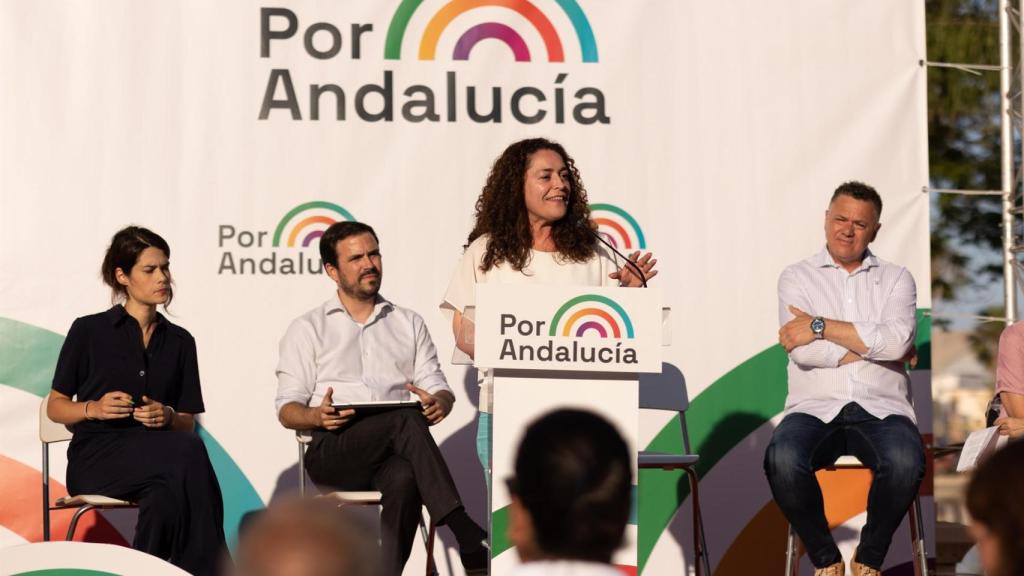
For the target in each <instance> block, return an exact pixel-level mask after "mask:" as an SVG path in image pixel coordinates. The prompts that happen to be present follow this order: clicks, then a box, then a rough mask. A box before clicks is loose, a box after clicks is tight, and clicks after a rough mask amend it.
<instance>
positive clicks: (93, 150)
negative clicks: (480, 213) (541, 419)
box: [0, 0, 931, 574]
mask: <svg viewBox="0 0 1024 576" xmlns="http://www.w3.org/2000/svg"><path fill="white" fill-rule="evenodd" d="M924 58H925V35H924V6H923V2H921V1H909V2H892V1H891V0H835V1H831V2H820V1H816V0H787V1H785V2H761V1H757V0H738V1H735V2H700V1H697V0H645V1H643V2H611V1H601V0H326V1H324V0H318V1H314V0H300V1H290V2H271V1H253V0H223V1H218V2H207V1H199V0H182V1H178V2H159V1H155V0H141V1H140V0H106V1H102V2H101V1H88V0H87V1H80V2H61V1H56V0H38V1H33V2H19V1H15V0H6V1H3V2H0V69H2V70H3V71H4V82H3V87H2V89H0V421H2V422H3V424H2V425H0V430H2V433H0V486H3V487H4V488H5V489H4V490H3V491H2V493H3V494H4V496H3V502H2V505H0V545H2V544H13V543H22V542H25V541H33V540H38V539H39V538H40V532H41V530H40V518H39V512H38V510H39V492H38V488H36V486H37V485H38V479H39V468H40V462H39V447H38V444H37V440H36V437H35V429H36V428H35V426H36V422H35V418H36V414H37V412H36V410H37V407H38V402H39V401H40V398H41V397H42V396H44V395H45V394H46V391H47V390H48V387H49V379H50V378H51V377H52V372H53V364H54V362H55V359H56V354H57V351H58V350H59V348H60V344H61V341H62V339H63V335H64V334H65V333H66V331H67V329H68V327H69V326H70V325H71V322H72V321H73V320H74V318H75V317H78V316H83V315H86V314H91V313H94V312H97V311H100V310H102V309H103V308H105V307H106V306H108V305H109V293H108V291H107V289H106V288H105V287H104V286H103V285H102V283H101V281H100V279H99V274H98V270H99V266H100V262H101V259H102V256H103V251H104V249H105V248H106V246H107V244H108V242H109V240H110V237H111V236H112V235H113V233H114V232H115V231H116V230H118V229H120V228H121V227H123V226H125V225H127V224H129V223H136V224H140V225H144V226H146V227H149V228H152V229H153V230H155V231H157V232H159V233H160V234H162V235H163V236H164V237H165V238H167V239H168V241H169V242H170V245H171V248H172V255H171V256H172V257H171V262H172V270H173V272H174V276H175V281H176V292H175V293H176V297H175V299H174V304H173V305H172V306H171V313H172V316H171V318H172V320H173V321H174V322H177V323H179V324H181V325H182V326H184V327H185V328H187V329H188V330H190V331H191V332H192V334H193V335H194V336H195V337H196V340H197V343H198V349H199V361H200V371H201V377H202V383H203V392H204V396H205V399H206V408H207V413H206V414H204V415H203V417H202V418H201V423H202V434H203V437H204V439H205V440H206V442H207V445H208V447H209V448H210V452H211V456H212V457H213V459H214V461H215V466H216V468H217V473H218V476H219V478H220V481H221V483H222V487H223V490H224V493H225V506H226V513H227V514H226V524H227V526H226V528H227V532H228V534H229V535H230V536H231V537H232V538H233V537H234V535H235V534H236V532H237V524H238V520H239V518H240V517H241V515H242V514H244V513H245V512H246V511H247V510H250V509H254V508H259V507H261V506H263V505H265V504H266V503H267V502H269V501H270V500H271V499H272V498H274V497H275V495H277V494H280V493H282V492H284V491H287V490H290V489H293V488H294V487H295V484H296V481H297V480H296V479H297V474H296V471H295V466H296V459H295V441H294V438H293V435H292V434H291V433H290V432H288V431H286V430H284V429H283V428H282V427H281V426H280V425H279V424H278V422H277V420H276V418H275V414H274V409H273V398H274V393H275V388H276V382H275V378H274V367H275V364H276V361H277V343H278V340H279V338H280V337H281V336H282V334H283V333H284V331H285V328H286V327H287V325H288V323H289V322H290V320H291V319H293V318H295V317H296V316H298V315H300V314H302V313H303V312H305V311H306V310H309V309H310V308H312V307H314V306H317V305H318V304H319V303H321V302H323V300H324V299H326V298H327V297H328V296H329V295H330V294H331V292H332V285H331V283H330V281H329V280H328V279H327V278H326V276H325V275H323V274H322V273H321V272H320V263H319V257H318V253H317V249H316V246H317V239H318V237H319V235H320V234H321V233H322V231H323V229H324V228H326V226H327V225H328V224H329V223H331V222H334V221H337V220H341V219H358V220H363V221H366V222H368V223H370V224H372V225H373V226H374V227H375V228H376V230H377V232H378V234H379V235H380V239H381V247H382V251H383V254H384V269H385V270H384V272H385V274H384V281H383V293H384V294H386V295H387V297H388V298H390V299H392V300H394V301H395V302H397V303H399V304H401V305H404V306H407V307H410V308H412V309H414V310H416V311H418V312H419V313H420V314H422V315H423V316H424V318H425V319H426V321H427V324H428V326H429V328H430V330H431V333H432V334H433V337H434V340H435V342H436V343H437V345H438V348H439V353H440V355H441V357H442V359H444V360H445V361H447V359H448V358H450V357H451V349H452V338H451V331H450V326H449V325H448V324H447V322H446V321H445V319H444V317H443V316H442V315H441V314H440V312H439V311H438V303H439V302H440V300H441V297H442V294H443V292H444V290H445V287H446V286H447V284H448V280H449V278H450V275H451V274H452V272H453V271H454V268H455V264H456V262H457V260H458V258H459V257H460V254H461V251H462V246H463V244H464V243H465V239H466V236H467V234H468V232H469V230H470V227H471V224H472V217H473V204H474V201H475V199H476V197H477V195H478V194H479V192H480V189H481V187H482V185H483V183H484V179H485V177H486V175H487V172H488V169H489V167H490V165H491V163H492V162H493V160H494V159H495V158H496V157H497V156H498V155H499V154H500V152H501V151H502V150H503V149H504V148H505V146H507V145H508V144H509V143H511V142H512V141H515V140H517V139H520V138H524V137H532V136H547V137H550V138H552V139H554V140H557V141H559V142H560V143H562V144H563V145H565V146H566V148H567V149H568V151H569V153H570V154H571V155H573V156H574V158H575V160H576V162H577V165H578V167H579V169H580V171H581V174H582V176H583V180H584V182H585V184H586V187H587V192H588V194H589V197H590V201H591V203H592V206H593V208H594V217H595V218H596V219H599V222H600V223H601V226H602V228H603V230H604V231H605V232H606V233H607V234H609V235H610V236H611V237H612V238H613V239H614V240H615V241H616V243H617V244H618V245H619V247H620V248H624V249H630V250H632V249H645V250H653V251H654V252H655V253H656V256H657V257H658V260H659V264H658V268H659V269H660V271H661V273H660V274H659V276H658V277H657V278H656V279H655V280H654V281H653V282H654V283H656V284H657V285H659V286H660V287H661V289H662V290H663V292H664V294H665V305H667V306H671V307H672V309H673V314H672V327H671V328H672V334H673V344H672V346H671V347H670V348H667V349H665V358H666V361H665V364H664V373H663V374H662V376H660V378H662V379H663V380H665V382H666V385H672V384H681V383H682V382H684V381H685V384H686V386H687V388H688V392H689V397H690V399H691V402H692V405H691V409H690V411H689V412H688V414H687V424H688V429H689V441H690V443H691V445H692V449H693V450H694V451H695V452H699V453H700V454H701V462H702V468H701V471H700V473H701V475H702V477H703V478H704V479H705V486H706V487H705V488H704V489H703V491H702V494H701V499H702V503H703V505H704V507H705V509H708V510H715V513H714V514H709V515H708V516H707V518H706V519H705V524H706V529H707V541H708V549H709V551H710V556H711V561H712V565H713V566H715V567H717V572H718V573H719V574H741V573H752V572H751V571H752V570H756V571H758V572H760V571H761V570H762V569H764V567H765V562H771V561H774V560H772V559H774V558H781V554H782V550H783V546H784V538H785V536H784V535H785V524H784V523H783V521H782V517H781V515H780V514H779V512H778V510H777V508H775V507H774V505H773V504H772V503H771V497H770V494H769V491H768V486H767V483H766V482H765V481H764V476H763V473H762V471H761V461H762V457H763V451H764V447H765V445H766V443H767V440H768V438H769V437H770V434H771V430H772V429H773V427H774V425H776V424H777V422H778V416H779V413H780V412H781V410H782V403H783V399H784V397H785V388H786V383H785V376H784V375H785V355H784V353H783V352H782V350H781V349H780V348H779V347H778V346H777V344H776V337H777V335H776V332H777V329H778V326H777V318H776V279H777V277H778V274H779V272H780V271H781V270H782V268H783V267H784V266H786V265H787V264H789V263H792V262H795V261H797V260H799V259H801V258H804V257H806V256H808V255H810V254H813V253H815V252H817V251H818V250H819V249H820V248H821V246H822V245H823V230H822V228H823V215H824V210H825V208H826V206H827V203H828V199H829V197H830V194H831V191H832V190H833V189H835V187H836V186H837V185H838V184H840V183H841V182H843V181H846V180H853V179H856V180H862V181H865V182H867V183H870V184H872V185H873V186H875V187H876V188H877V189H878V190H879V192H880V193H881V194H882V197H883V200H884V202H885V209H884V213H883V214H882V221H883V223H884V225H883V227H882V230H881V233H880V235H879V238H878V240H877V242H876V243H875V245H874V247H873V248H874V250H875V252H876V253H877V254H878V255H879V256H881V257H882V258H885V259H887V260H890V261H895V262H898V263H900V264H904V265H906V266H907V267H909V269H910V270H911V271H912V273H913V275H914V277H915V278H916V279H917V284H918V306H919V308H921V309H922V310H924V309H927V308H929V306H930V298H929V290H928V288H927V287H928V280H929V267H928V266H929V263H928V262H929V258H928V203H927V197H926V195H925V194H923V193H922V187H923V186H924V185H926V183H927V176H928V167H927V148H926V140H927V134H926V110H925V102H926V100H925V81H926V77H925V71H924V68H923V67H922V66H921V65H920V62H921V61H922V60H923V59H924ZM921 326H922V330H921V331H920V335H919V344H921V345H922V346H923V347H924V348H923V349H924V351H925V352H927V344H928V342H929V336H928V326H927V323H926V322H924V321H922V324H921ZM927 360H928V355H927V354H925V357H924V361H923V362H922V364H921V365H920V366H919V370H918V371H917V373H916V374H915V383H916V386H915V393H916V398H915V399H916V402H917V405H918V406H919V407H922V408H921V410H922V412H921V414H920V415H921V417H920V419H919V421H920V422H921V424H922V432H923V433H925V434H926V435H927V434H930V432H931V430H930V421H931V416H930V412H928V408H927V406H928V405H929V404H930V393H929V385H928V378H929V374H930V373H929V371H928V361H927ZM446 373H447V375H448V378H449V380H450V381H451V382H452V384H453V388H454V389H455V391H456V393H457V394H458V397H459V401H458V402H457V404H456V408H455V411H454V412H453V414H452V415H451V417H450V418H448V419H447V420H446V421H445V422H443V423H442V424H440V425H439V426H437V427H436V428H434V435H435V438H436V439H437V441H438V443H439V445H440V446H441V448H442V451H443V452H444V454H445V455H446V457H447V459H448V461H449V463H450V465H451V467H452V469H453V474H454V476H455V478H456V481H457V484H458V486H459V488H460V490H461V492H462V494H463V496H464V499H465V501H466V505H467V508H468V509H469V511H470V513H471V514H472V515H473V516H474V517H476V518H478V519H480V520H483V518H484V509H485V507H486V501H485V496H484V482H483V476H482V471H481V470H480V467H479V464H478V463H477V461H476V457H475V455H474V448H473V446H474V435H475V428H476V425H475V418H476V406H475V404H476V402H477V397H478V392H477V390H476V377H475V374H472V373H467V368H466V367H464V366H451V365H447V363H446ZM674 417H675V416H674V414H663V413H650V414H647V413H645V417H644V418H643V422H642V424H641V429H640V437H639V443H640V446H639V447H640V448H659V449H673V448H675V449H678V448H680V447H681V439H680V434H679V428H678V424H677V423H676V421H675V420H674ZM58 460H60V458H58ZM63 470H64V468H63V464H61V463H58V464H57V465H56V466H55V468H54V471H53V474H54V480H55V481H56V482H60V483H62V482H63V480H64V476H63ZM823 482H825V481H824V480H823ZM829 482H831V483H830V484H828V486H826V493H827V494H831V495H833V496H835V498H832V499H831V500H836V499H838V500H843V499H844V498H843V496H842V495H843V494H848V493H850V492H849V491H850V490H851V489H852V488H851V486H854V485H856V486H860V485H862V484H863V480H862V479H860V480H858V479H850V480H847V479H839V480H836V481H834V482H833V481H831V480H830V481H829ZM858 482H860V484H858ZM679 483H680V478H679V476H678V475H673V474H670V473H662V472H660V471H652V472H651V473H650V474H647V473H646V472H645V473H643V474H641V477H640V484H641V488H640V494H639V506H638V522H639V530H638V532H637V533H636V536H635V537H636V538H637V541H636V548H637V550H638V558H637V560H638V564H639V569H640V571H642V572H645V573H649V574H666V573H670V572H669V570H672V571H673V572H672V573H675V572H676V571H678V570H679V569H680V567H681V566H684V565H687V566H688V565H689V564H690V563H691V560H692V558H691V555H692V550H691V549H690V548H691V547H690V545H689V544H688V543H689V542H690V535H689V528H688V526H689V525H690V519H689V514H690V513H689V506H688V505H686V504H687V503H686V502H685V500H684V499H685V498H686V497H687V492H686V490H685V489H684V488H678V485H679ZM833 484H835V485H836V486H839V488H833ZM929 485H930V480H929ZM677 488H678V489H677ZM925 493H926V495H928V494H930V490H929V489H927V488H926V490H925ZM827 498H828V496H827ZM926 508H927V506H926ZM861 510H862V508H861ZM130 518H131V517H130V515H129V516H128V517H127V518H125V517H119V516H115V515H104V517H102V518H100V519H99V520H95V521H92V524H91V528H90V531H91V532H92V534H93V539H94V540H95V539H99V540H103V541H108V542H118V541H121V542H123V541H125V540H127V541H130V540H131V524H132V520H131V519H130ZM830 519H832V520H833V521H834V522H833V523H834V524H835V525H839V524H845V525H846V526H847V527H848V528H850V527H852V529H851V530H846V531H843V532H839V531H837V535H839V537H842V538H846V540H849V539H850V538H854V539H855V536H856V533H857V532H856V527H857V525H858V523H863V515H862V514H859V513H857V512H856V511H854V512H849V513H841V512H836V513H835V514H833V516H830ZM55 523H56V524H55V526H56V525H57V524H59V523H60V520H59V519H58V520H55ZM55 530H58V532H57V533H60V532H59V529H57V528H55ZM501 530H502V527H500V526H496V527H495V541H496V544H497V545H499V546H507V542H505V541H504V536H503V534H500V533H499V532H500V531H501ZM631 534H632V532H631ZM850 534H852V535H853V536H850ZM444 537H445V538H446V539H445V540H444V545H445V546H446V548H445V551H444V552H441V551H440V549H439V552H438V555H439V558H440V559H441V563H442V565H443V566H445V570H447V565H448V564H449V562H448V559H454V561H453V562H450V563H451V564H453V565H454V566H453V568H452V570H453V573H455V574H458V573H460V571H461V568H460V567H459V566H458V560H457V555H456V554H454V552H453V551H452V548H451V547H452V545H453V543H452V541H451V539H450V538H448V536H447V533H446V532H445V534H444ZM897 538H900V536H897ZM844 542H845V540H844ZM775 546H777V549H774V548H772V547H775ZM844 546H846V544H844ZM904 549H906V547H905V546H895V547H894V549H893V551H892V552H891V553H890V555H889V559H888V561H887V566H892V565H896V564H902V563H905V562H907V561H908V560H909V557H908V556H907V555H906V554H905V552H904ZM499 551H500V550H499ZM421 558H422V551H421V550H419V549H418V548H417V549H415V550H414V557H413V560H412V561H410V563H409V570H410V572H409V573H412V570H414V569H417V568H415V567H417V566H419V565H420V561H421ZM752 563H753V564H752ZM754 566H756V569H755V568H754ZM780 570H781V567H780ZM765 571H767V570H765Z"/></svg>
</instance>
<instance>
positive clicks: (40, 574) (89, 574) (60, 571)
mask: <svg viewBox="0 0 1024 576" xmlns="http://www.w3.org/2000/svg"><path fill="white" fill-rule="evenodd" d="M14 576H118V574H116V573H114V572H100V571H99V570H84V569H81V568H51V569H48V570H33V571H32V572H18V573H17V574H15V575H14Z"/></svg>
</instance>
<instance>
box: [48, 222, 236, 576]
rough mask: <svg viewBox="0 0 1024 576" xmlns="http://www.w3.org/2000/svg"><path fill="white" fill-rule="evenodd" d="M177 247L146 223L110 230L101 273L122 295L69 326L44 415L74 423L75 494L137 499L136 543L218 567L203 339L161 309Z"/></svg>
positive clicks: (218, 516) (204, 568) (185, 561)
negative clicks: (202, 434) (202, 384)
mask: <svg viewBox="0 0 1024 576" xmlns="http://www.w3.org/2000/svg"><path fill="white" fill-rule="evenodd" d="M170 254H171V250H170V248H169V247H168V246H167V242H166V241H164V239H163V238H161V237H160V236H159V235H157V234H155V233H154V232H151V231H150V230H147V229H145V228H140V227H136V226H129V227H127V228H125V229H123V230H121V231H119V232H118V233H117V234H115V235H114V238H113V240H112V241H111V244H110V248H108V249H107V254H106V257H105V258H104V260H103V267H102V274H103V280H104V281H105V282H106V283H107V284H108V285H109V286H110V287H111V289H112V290H113V292H114V296H115V298H116V299H117V300H120V301H122V302H123V304H117V305H115V306H114V307H112V308H110V309H109V310H107V311H105V312H100V313H99V314H93V315H91V316H84V317H82V318H78V319H77V320H75V322H74V323H73V324H72V325H71V329H70V330H69V331H68V335H67V338H66V339H65V340H64V346H63V348H61V351H60V358H59V359H58V360H57V369H56V373H55V374H54V377H53V389H52V390H51V391H50V398H49V402H48V404H47V414H48V415H49V416H50V418H51V419H52V420H54V421H56V422H60V423H62V424H68V425H72V426H73V429H74V432H75V435H74V438H72V440H71V445H70V446H69V448H68V472H67V485H68V490H69V491H70V492H71V493H72V494H103V495H105V496H112V497H114V498H122V499H125V500H131V501H133V502H137V503H138V505H139V520H138V524H137V526H136V530H135V540H134V542H133V543H132V546H133V547H134V548H136V549H138V550H141V551H143V552H147V553H149V554H152V555H154V556H158V557H160V558H163V559H166V560H168V561H170V562H171V563H173V564H175V565H177V566H179V567H181V568H182V569H184V570H187V571H188V572H191V573H193V574H215V573H216V572H217V569H218V563H219V561H220V560H221V556H222V554H223V553H224V552H225V547H224V529H223V516H224V506H223V502H222V500H221V494H220V488H219V486H218V484H217V477H216V475H215V474H214V471H213V467H212V465H211V464H210V459H209V456H208V455H207V453H206V448H205V447H204V446H203V443H202V441H201V440H200V439H199V436H198V435H197V434H196V433H195V420H194V415H195V414H198V413H200V412H203V397H202V393H201V391H200V389H199V367H198V363H197V360H196V343H195V340H194V339H193V338H192V335H191V334H189V333H188V331H186V330H185V329H184V328H181V327H179V326H175V325H174V324H171V323H170V322H169V321H168V320H167V319H166V318H165V317H164V316H163V315H161V314H160V313H158V312H157V311H156V308H157V306H158V305H161V304H163V305H164V306H165V308H166V306H167V304H169V303H170V301H171V297H172V291H171V275H170V268H169V261H168V258H169V257H170Z"/></svg>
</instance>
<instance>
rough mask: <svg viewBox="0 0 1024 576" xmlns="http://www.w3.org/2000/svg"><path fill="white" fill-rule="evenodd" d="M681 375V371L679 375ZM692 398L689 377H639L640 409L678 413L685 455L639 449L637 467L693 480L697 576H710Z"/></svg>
mask: <svg viewBox="0 0 1024 576" xmlns="http://www.w3.org/2000/svg"><path fill="white" fill-rule="evenodd" d="M679 376H680V377H682V374H680V375H679ZM689 407H690V400H689V398H688V397H687V395H686V380H685V379H684V380H683V381H682V382H681V383H680V385H679V386H675V385H666V381H665V380H662V379H656V378H655V379H646V378H641V379H640V408H643V409H647V410H666V411H674V412H678V414H679V427H680V432H681V433H682V435H683V450H684V451H686V452H687V453H686V454H666V453H662V452H640V454H639V455H638V456H637V467H639V468H641V469H651V468H660V469H662V470H682V471H683V472H685V473H686V476H687V477H688V478H689V480H690V503H691V506H692V507H693V554H694V566H695V572H696V574H697V576H711V566H710V562H709V561H708V554H707V543H706V542H705V540H704V521H703V519H702V518H701V514H700V498H699V494H698V491H697V483H698V478H697V469H696V466H697V462H698V461H699V460H700V456H699V455H697V454H690V453H689V452H690V437H689V434H687V432H686V414H685V413H686V409H687V408H689Z"/></svg>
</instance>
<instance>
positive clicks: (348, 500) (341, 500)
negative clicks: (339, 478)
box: [295, 431, 437, 576]
mask: <svg viewBox="0 0 1024 576" xmlns="http://www.w3.org/2000/svg"><path fill="white" fill-rule="evenodd" d="M295 440H296V441H297V442H298V444H299V496H301V497H302V498H305V497H306V447H307V445H308V444H309V443H310V442H311V441H312V440H313V437H312V436H311V435H310V434H309V433H308V432H306V433H303V432H301V431H296V432H295ZM320 497H321V498H331V499H333V500H336V501H337V502H338V506H380V502H381V498H382V494H381V493H380V492H377V491H373V490H368V491H350V490H338V491H335V492H330V493H327V494H322V495H320ZM436 532H437V526H435V525H434V519H433V518H431V519H430V524H429V526H428V525H427V523H426V522H424V521H423V515H422V513H421V514H420V537H421V538H423V545H424V547H425V548H426V551H427V571H426V574H427V576H437V568H436V566H435V563H434V536H435V534H436Z"/></svg>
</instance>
